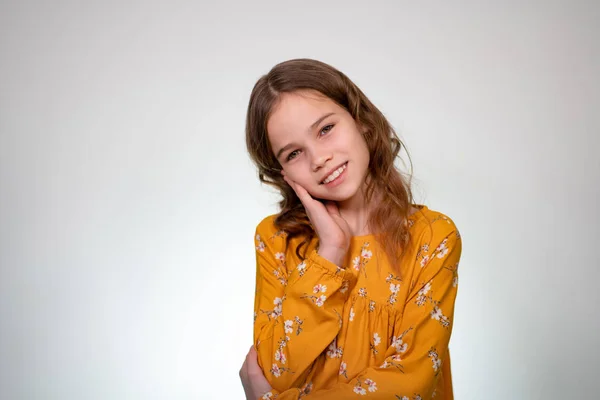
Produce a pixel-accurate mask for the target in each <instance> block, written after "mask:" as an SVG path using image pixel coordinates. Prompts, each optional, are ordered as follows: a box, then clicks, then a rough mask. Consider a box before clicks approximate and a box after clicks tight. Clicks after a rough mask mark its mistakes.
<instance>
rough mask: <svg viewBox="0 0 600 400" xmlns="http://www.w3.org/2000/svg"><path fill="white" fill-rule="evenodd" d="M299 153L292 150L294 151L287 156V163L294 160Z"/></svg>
mask: <svg viewBox="0 0 600 400" xmlns="http://www.w3.org/2000/svg"><path fill="white" fill-rule="evenodd" d="M299 152H300V150H294V151H292V152H291V153H290V154H288V156H287V160H288V161H291V160H293V159H294V158H296V156H297V155H298V153H299Z"/></svg>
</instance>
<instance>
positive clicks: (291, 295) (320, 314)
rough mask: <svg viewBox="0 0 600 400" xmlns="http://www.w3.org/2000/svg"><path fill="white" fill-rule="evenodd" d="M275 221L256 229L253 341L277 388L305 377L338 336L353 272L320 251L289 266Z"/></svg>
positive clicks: (273, 384) (298, 381)
mask: <svg viewBox="0 0 600 400" xmlns="http://www.w3.org/2000/svg"><path fill="white" fill-rule="evenodd" d="M271 226H272V223H271V224H268V223H264V222H263V223H261V224H259V226H258V227H257V229H256V236H255V240H256V295H255V302H254V311H255V313H254V318H255V320H254V345H255V347H256V350H257V353H258V363H259V365H260V366H261V368H262V370H263V372H264V374H265V377H266V379H267V380H268V382H269V383H270V384H271V386H272V387H273V388H274V391H285V390H287V389H290V388H294V387H298V386H300V385H302V384H303V383H304V382H305V380H306V378H307V376H308V374H309V373H310V370H311V367H312V365H313V364H314V362H315V360H316V359H317V358H318V357H319V355H320V354H321V353H322V352H323V350H324V349H325V348H327V346H328V345H329V344H330V343H331V342H332V341H333V339H334V338H335V337H336V336H337V334H338V332H339V330H340V328H341V312H342V308H343V305H344V303H345V301H346V298H347V295H348V287H349V285H350V280H352V279H353V276H352V274H351V273H347V272H346V271H345V270H343V269H341V268H338V267H337V266H336V265H335V264H333V263H332V262H330V261H328V260H327V259H325V258H323V257H321V256H319V254H318V253H317V252H316V250H313V251H312V252H311V253H309V256H308V257H307V258H306V259H305V260H304V261H303V262H301V263H300V264H299V265H297V266H287V265H286V260H285V254H284V252H283V251H284V250H283V249H284V246H285V238H284V237H283V236H282V235H278V233H277V232H275V230H274V229H273V228H271ZM296 392H297V390H296Z"/></svg>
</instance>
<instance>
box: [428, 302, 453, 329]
mask: <svg viewBox="0 0 600 400" xmlns="http://www.w3.org/2000/svg"><path fill="white" fill-rule="evenodd" d="M431 319H435V320H437V321H440V324H442V326H443V327H444V328H446V327H448V326H449V325H450V319H449V318H448V317H447V316H445V315H444V314H443V313H442V310H441V309H440V308H439V307H438V306H435V307H433V310H432V311H431Z"/></svg>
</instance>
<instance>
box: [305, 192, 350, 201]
mask: <svg viewBox="0 0 600 400" xmlns="http://www.w3.org/2000/svg"><path fill="white" fill-rule="evenodd" d="M356 192H357V191H356V190H354V191H352V190H344V191H341V190H340V191H339V192H337V193H331V192H330V193H322V192H321V193H315V194H313V193H311V196H313V198H315V199H319V200H329V201H335V202H342V201H346V200H348V199H351V198H352V197H354V196H355V195H356Z"/></svg>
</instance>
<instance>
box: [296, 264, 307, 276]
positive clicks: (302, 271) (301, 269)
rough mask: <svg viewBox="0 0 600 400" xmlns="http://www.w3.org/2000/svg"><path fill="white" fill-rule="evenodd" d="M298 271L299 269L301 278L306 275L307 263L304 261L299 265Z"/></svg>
mask: <svg viewBox="0 0 600 400" xmlns="http://www.w3.org/2000/svg"><path fill="white" fill-rule="evenodd" d="M296 269H298V273H299V274H300V276H302V275H304V272H305V271H306V262H305V261H302V262H301V263H300V264H298V266H297V267H296Z"/></svg>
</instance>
